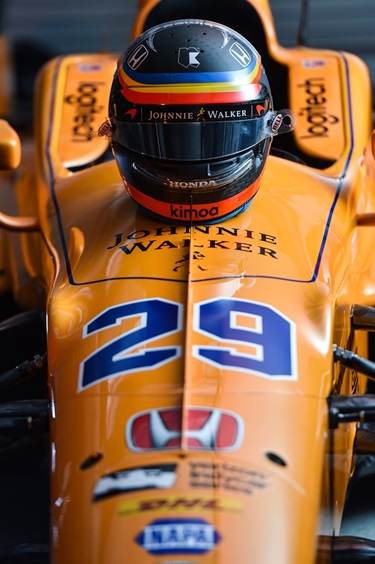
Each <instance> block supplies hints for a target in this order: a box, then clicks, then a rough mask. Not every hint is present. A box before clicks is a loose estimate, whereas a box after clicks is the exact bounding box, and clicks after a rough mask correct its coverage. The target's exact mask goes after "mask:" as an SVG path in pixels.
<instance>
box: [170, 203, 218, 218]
mask: <svg viewBox="0 0 375 564" xmlns="http://www.w3.org/2000/svg"><path fill="white" fill-rule="evenodd" d="M169 212H170V216H171V217H175V218H177V219H204V218H207V217H215V216H217V215H218V214H219V208H218V207H217V206H213V207H212V208H201V209H199V210H198V209H196V208H190V207H186V208H185V207H184V206H178V207H176V206H173V205H172V204H171V205H170V206H169Z"/></svg>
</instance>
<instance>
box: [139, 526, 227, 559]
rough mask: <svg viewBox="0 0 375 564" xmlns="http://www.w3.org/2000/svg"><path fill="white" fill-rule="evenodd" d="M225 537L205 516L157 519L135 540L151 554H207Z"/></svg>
mask: <svg viewBox="0 0 375 564" xmlns="http://www.w3.org/2000/svg"><path fill="white" fill-rule="evenodd" d="M220 540H221V536H220V535H219V533H218V532H217V531H216V529H215V528H214V527H213V525H211V524H210V523H207V521H205V520H204V519H174V520H171V519H157V520H156V521H152V522H151V523H150V524H149V525H147V526H146V527H145V528H144V529H143V530H142V531H141V532H140V533H139V535H138V536H137V537H136V538H135V541H136V542H137V543H138V544H139V545H140V546H141V547H142V548H144V549H145V550H146V551H147V552H149V553H150V554H154V555H155V556H162V555H167V554H177V553H178V554H205V553H206V552H209V551H210V550H212V549H213V548H215V546H216V545H217V543H218V542H220Z"/></svg>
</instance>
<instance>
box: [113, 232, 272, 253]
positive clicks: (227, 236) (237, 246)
mask: <svg viewBox="0 0 375 564" xmlns="http://www.w3.org/2000/svg"><path fill="white" fill-rule="evenodd" d="M192 229H195V230H196V231H198V232H201V233H204V234H206V235H209V237H207V240H206V244H205V246H206V248H208V249H217V250H220V251H223V250H234V251H239V252H244V253H256V254H258V255H262V256H264V257H268V258H271V259H276V260H277V259H278V256H277V250H276V247H277V238H276V236H275V235H272V234H270V233H262V232H256V231H253V230H251V229H239V228H237V227H232V228H226V227H222V226H219V225H204V226H195V227H194V228H192V227H190V226H174V225H173V226H168V227H157V228H155V229H153V230H152V231H151V230H146V229H142V230H137V231H132V232H130V233H126V232H123V233H117V234H116V235H114V240H113V242H112V243H111V244H110V245H109V246H108V247H107V250H108V251H110V250H112V249H118V250H120V251H122V252H123V253H125V254H126V255H130V254H132V253H139V252H142V253H145V252H148V251H150V250H153V251H160V250H162V249H164V250H167V249H181V247H182V248H183V247H190V245H191V240H190V237H186V238H184V235H186V236H187V235H190V232H191V230H192ZM168 235H170V236H171V238H168ZM175 235H180V236H181V238H180V239H179V240H178V241H174V240H173V239H172V237H174V236H175Z"/></svg>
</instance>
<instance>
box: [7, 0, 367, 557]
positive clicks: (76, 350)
mask: <svg viewBox="0 0 375 564" xmlns="http://www.w3.org/2000/svg"><path fill="white" fill-rule="evenodd" d="M181 20H184V21H185V20H186V21H187V20H189V22H192V24H194V22H195V21H197V20H199V22H206V21H207V20H209V21H210V22H217V23H218V24H220V25H225V26H228V27H229V28H231V29H233V30H235V31H236V32H238V33H239V34H241V36H243V37H245V38H247V40H248V41H250V42H251V43H252V45H254V47H255V49H256V50H257V51H258V52H259V54H260V57H261V60H262V64H263V66H264V68H265V69H266V70H267V76H268V79H269V83H270V85H271V88H272V92H273V97H274V105H275V108H290V110H291V111H292V112H293V115H295V116H296V125H295V127H294V129H293V131H291V132H290V133H288V134H287V135H277V136H275V137H274V138H273V140H272V144H271V149H270V154H269V156H268V158H267V160H266V163H265V166H264V171H263V174H262V178H261V183H260V188H259V190H258V192H257V194H256V196H255V197H254V199H253V201H252V203H251V205H250V206H249V207H248V208H246V209H244V210H243V211H242V213H238V214H235V215H232V216H231V217H228V218H225V219H222V220H219V221H217V222H212V221H209V220H210V219H212V218H211V217H208V216H209V212H207V211H204V209H205V208H203V207H201V208H199V209H198V210H197V211H196V212H195V214H194V217H193V214H192V212H191V213H190V216H189V215H188V216H186V213H187V212H186V210H185V208H183V207H182V205H179V204H175V205H174V207H173V206H172V204H171V206H170V209H171V211H170V213H171V218H169V221H167V220H163V218H160V217H157V218H155V217H154V216H152V215H149V214H147V213H145V210H144V209H143V207H147V206H146V204H147V202H148V201H149V200H147V199H144V200H142V202H146V204H145V205H144V206H139V205H138V203H136V202H135V201H134V199H135V198H134V195H137V194H138V192H136V191H135V190H133V191H132V190H131V189H129V190H125V187H124V182H123V179H122V177H121V174H120V171H119V167H118V163H117V162H116V160H115V159H114V157H113V151H112V149H113V145H112V141H111V137H110V135H107V134H106V130H104V134H103V124H106V123H107V124H108V123H109V122H108V101H109V99H110V95H111V84H112V81H113V75H114V73H115V70H116V68H117V60H118V54H117V53H116V54H103V53H100V54H99V53H97V54H80V55H67V56H63V57H57V58H55V59H53V60H52V61H50V62H49V63H48V64H47V65H45V66H44V67H43V69H42V70H41V72H40V73H39V76H38V80H37V83H36V90H35V115H34V139H33V142H32V146H31V147H30V146H29V145H28V144H27V145H26V144H23V155H22V157H21V141H20V137H19V136H18V135H17V133H16V132H15V131H14V129H13V128H12V127H11V126H10V125H9V124H8V123H7V122H5V121H1V122H0V165H1V166H0V168H1V170H2V171H4V172H3V173H2V174H4V175H6V177H4V183H5V182H9V181H10V182H12V191H11V194H10V196H9V194H8V192H6V193H7V199H6V202H5V203H4V204H3V206H2V211H1V213H0V225H1V227H2V228H3V229H4V237H2V239H1V242H2V244H3V248H4V251H3V252H2V254H1V257H2V272H3V283H2V289H3V293H4V294H6V295H7V292H8V291H9V289H10V290H11V294H12V299H13V300H14V303H15V305H16V307H17V308H18V309H17V314H16V315H15V316H11V317H9V318H8V319H7V320H6V321H4V322H3V323H2V331H0V334H1V333H2V335H1V337H2V339H3V343H8V342H9V343H17V346H16V349H17V350H16V353H14V351H11V350H9V353H7V351H8V348H9V349H11V346H10V345H9V346H8V345H7V346H4V351H5V354H4V357H5V360H4V363H3V367H2V376H1V377H0V386H1V389H2V390H3V402H2V404H1V409H0V413H1V421H2V422H3V425H2V427H1V429H2V431H1V434H2V435H3V437H7V438H8V442H7V443H6V446H7V447H8V448H9V449H13V450H14V448H15V444H16V442H18V443H20V444H21V447H22V444H24V442H23V441H26V440H27V439H29V440H31V438H32V439H35V437H36V436H37V437H39V438H40V437H41V439H40V441H39V442H38V445H39V446H40V444H41V443H42V444H44V443H45V442H46V443H47V447H46V448H47V452H48V456H47V459H48V474H49V480H50V497H49V511H50V534H49V539H48V544H47V545H41V544H39V543H37V544H32V543H27V544H25V543H20V544H16V545H12V546H7V547H4V548H3V549H2V552H0V555H1V556H2V558H3V561H4V562H8V561H9V562H14V561H20V562H27V561H37V562H39V563H41V562H43V561H45V562H51V563H53V564H66V563H68V562H69V563H71V562H73V563H78V562H79V563H84V564H86V563H87V564H104V563H106V564H107V563H111V564H117V563H118V564H119V563H124V562H126V564H133V563H135V562H142V563H145V564H148V563H150V564H151V563H152V564H167V563H169V564H172V563H174V564H177V563H178V564H193V563H200V564H219V563H220V564H228V563H229V562H236V563H238V564H250V563H251V564H301V563H303V564H310V563H311V564H312V563H314V562H320V563H325V562H331V561H332V562H351V563H355V562H357V561H363V559H364V558H368V561H371V559H374V558H375V542H374V541H372V540H371V539H362V538H360V539H356V538H354V537H347V536H340V525H341V521H342V516H343V511H344V507H345V500H346V496H347V492H348V488H349V487H350V484H351V480H352V479H353V477H355V476H356V462H357V459H358V456H359V455H361V456H363V455H366V454H367V455H368V456H371V455H372V454H373V447H372V442H373V435H372V433H371V422H373V421H374V418H375V397H374V395H373V394H372V393H371V391H372V389H371V381H372V380H374V378H375V365H374V362H373V361H372V359H371V356H370V352H369V332H371V331H373V330H374V328H375V308H374V303H375V299H374V296H375V254H374V237H375V162H374V160H375V159H374V155H375V137H374V134H372V128H373V125H372V110H371V108H372V106H371V104H372V101H371V83H370V79H369V73H368V69H367V67H366V66H365V64H364V63H363V62H362V61H361V60H360V59H359V58H358V57H356V56H354V55H352V54H350V53H346V52H335V51H331V50H317V49H311V48H300V47H297V48H290V49H286V48H283V47H281V46H280V45H279V43H278V42H277V38H276V34H275V29H274V25H273V20H272V14H271V11H270V7H269V5H268V2H267V0H248V1H246V2H240V1H239V0H238V1H237V0H236V1H235V0H233V1H232V2H230V3H229V2H225V3H222V4H220V6H218V5H217V3H213V2H211V1H209V0H200V1H199V2H198V1H197V2H195V1H192V2H189V3H188V4H187V3H182V2H176V1H175V0H173V1H172V0H160V1H159V2H144V3H143V7H142V9H141V10H140V12H139V15H138V17H137V21H136V22H135V25H134V33H133V36H134V39H136V38H137V37H138V36H141V34H143V33H145V32H147V30H149V29H153V28H154V27H155V26H159V25H163V24H166V23H167V22H175V21H181ZM192 24H189V25H192ZM208 25H210V24H208ZM163 29H164V28H163ZM168 29H169V28H168ZM150 44H151V43H150ZM137 45H138V44H137ZM142 45H143V44H142ZM191 48H193V49H194V48H195V45H192V46H191ZM191 48H190V47H189V48H186V49H191ZM137 49H138V47H137ZM184 49H185V47H184ZM188 53H192V55H191V57H190V58H189V63H188V64H191V65H193V64H194V63H196V62H197V60H198V59H197V51H188ZM232 53H233V51H232ZM236 53H237V55H236ZM239 53H241V54H243V51H239V50H238V51H234V58H237V60H238V59H239V58H240V57H239ZM132 56H133V59H132V60H136V61H137V62H136V64H138V62H139V59H138V58H137V57H138V56H142V57H145V51H144V50H143V51H142V50H140V51H135V50H134V51H132ZM135 70H137V69H135ZM135 90H136V88H135ZM209 103H210V102H209V101H208V102H207V104H209ZM133 114H134V112H133ZM276 117H277V116H276ZM110 125H111V124H110V123H109V126H110ZM109 126H108V127H109ZM99 132H102V134H101V135H99ZM11 170H15V171H16V172H15V173H14V174H13V175H12V176H11V179H10V180H9V172H6V171H11ZM178 172H179V171H178V170H177V174H178ZM146 173H147V170H146V172H145V174H146ZM183 182H185V181H184V180H181V183H180V186H179V187H180V188H184V186H182V183H183ZM186 188H189V189H190V188H191V187H189V186H187V187H186ZM13 195H14V196H15V198H16V203H17V212H16V213H15V212H14V211H13V212H12V210H11V204H9V203H8V200H9V198H10V199H11V197H12V196H13ZM172 208H173V209H172ZM210 209H211V210H213V208H210ZM146 211H147V210H146ZM214 213H215V212H212V213H211V215H213V214H214ZM174 219H175V221H174ZM186 219H188V221H181V220H186ZM193 220H194V221H193ZM4 339H5V340H4ZM6 339H8V341H7V340H6ZM30 342H31V343H32V344H33V345H34V346H35V350H34V353H29V350H28V349H29V348H30V346H29V345H30ZM14 354H16V357H17V360H16V362H15V366H14V367H13V366H9V364H10V359H12V360H13V358H14ZM23 361H25V362H23ZM30 381H31V382H32V384H33V383H34V385H30ZM369 382H370V384H369ZM30 388H31V391H30ZM35 389H37V390H38V392H39V394H40V395H39V396H38V395H37V394H35ZM28 393H29V394H30V395H29V396H28V395H27V394H28ZM9 437H10V438H9ZM4 441H5V438H4V440H3V443H4ZM32 444H33V445H35V442H33V443H32ZM35 448H36V447H35ZM45 455H46V451H45V450H44V451H43V452H42V453H41V456H45ZM17 558H18V560H17ZM28 559H29V560H28ZM33 559H34V560H33ZM361 559H362V560H361Z"/></svg>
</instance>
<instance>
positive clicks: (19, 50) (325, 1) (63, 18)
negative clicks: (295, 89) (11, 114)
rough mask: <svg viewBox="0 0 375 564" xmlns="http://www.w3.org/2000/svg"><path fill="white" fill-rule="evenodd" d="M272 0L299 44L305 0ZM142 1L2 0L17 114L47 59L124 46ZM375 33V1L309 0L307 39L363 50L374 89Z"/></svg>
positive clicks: (283, 31) (284, 33) (280, 30)
mask: <svg viewBox="0 0 375 564" xmlns="http://www.w3.org/2000/svg"><path fill="white" fill-rule="evenodd" d="M186 1H187V2H188V0H186ZM221 1H222V0H221ZM229 1H230V0H229ZM269 1H270V5H271V9H272V11H273V15H274V20H275V27H276V32H277V35H278V39H279V42H280V43H281V44H282V45H284V46H286V47H290V46H294V45H295V44H296V42H297V33H298V26H299V20H300V15H301V7H302V4H303V2H304V0H269ZM141 2H142V0H107V1H105V2H104V1H103V0H52V1H51V0H32V1H31V0H0V10H1V11H0V13H1V15H2V17H1V20H0V26H1V27H0V30H2V31H3V34H5V36H6V38H7V39H8V42H9V45H10V47H11V52H12V55H13V60H14V63H15V69H16V76H15V77H14V83H15V87H16V95H17V98H18V100H21V101H22V103H19V104H18V107H17V115H16V116H15V119H17V118H18V120H19V121H22V120H23V119H24V118H25V119H26V118H27V117H28V115H29V112H30V107H31V104H30V103H31V99H30V96H31V92H32V84H33V80H34V76H35V72H36V70H37V69H38V67H39V66H40V65H41V64H43V62H44V61H45V60H47V59H48V58H51V57H52V56H55V55H59V54H68V53H80V52H96V51H111V52H120V51H122V50H124V49H125V48H126V46H127V45H128V43H129V40H130V34H131V29H132V25H133V22H134V18H135V16H136V12H137V10H138V7H139V4H140V3H141ZM212 19H214V14H212ZM374 32H375V0H308V10H307V26H306V35H305V37H306V44H307V45H309V46H313V47H324V48H332V49H341V50H344V51H349V52H352V53H355V54H357V55H359V56H360V57H361V58H362V59H364V61H365V62H366V63H367V65H368V66H369V69H370V73H371V77H372V84H373V90H374V92H375V36H374Z"/></svg>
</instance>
